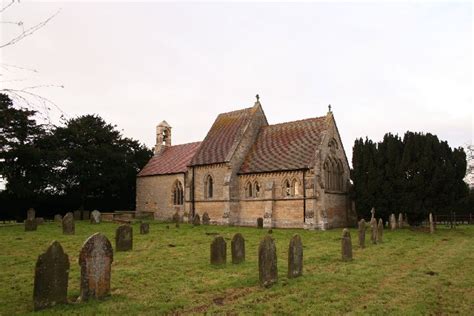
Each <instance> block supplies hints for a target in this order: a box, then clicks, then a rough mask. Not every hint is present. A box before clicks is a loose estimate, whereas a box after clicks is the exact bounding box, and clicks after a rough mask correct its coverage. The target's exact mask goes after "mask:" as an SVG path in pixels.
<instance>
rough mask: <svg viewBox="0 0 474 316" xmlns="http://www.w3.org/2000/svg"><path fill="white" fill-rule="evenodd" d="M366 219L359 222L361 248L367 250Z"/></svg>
mask: <svg viewBox="0 0 474 316" xmlns="http://www.w3.org/2000/svg"><path fill="white" fill-rule="evenodd" d="M365 229H366V227H365V219H361V220H360V221H359V247H360V248H365Z"/></svg>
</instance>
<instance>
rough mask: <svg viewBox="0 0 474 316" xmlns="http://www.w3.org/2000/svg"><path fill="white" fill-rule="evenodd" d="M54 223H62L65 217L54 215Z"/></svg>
mask: <svg viewBox="0 0 474 316" xmlns="http://www.w3.org/2000/svg"><path fill="white" fill-rule="evenodd" d="M54 221H55V222H56V223H62V221H63V217H62V216H61V215H60V214H56V215H54Z"/></svg>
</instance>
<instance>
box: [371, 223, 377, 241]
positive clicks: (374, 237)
mask: <svg viewBox="0 0 474 316" xmlns="http://www.w3.org/2000/svg"><path fill="white" fill-rule="evenodd" d="M377 228H378V226H377V220H376V219H375V218H372V219H371V220H370V229H371V236H370V240H372V243H373V244H377V234H378V232H377Z"/></svg>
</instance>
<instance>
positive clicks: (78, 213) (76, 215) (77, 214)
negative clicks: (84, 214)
mask: <svg viewBox="0 0 474 316" xmlns="http://www.w3.org/2000/svg"><path fill="white" fill-rule="evenodd" d="M74 220H75V221H80V220H81V211H74Z"/></svg>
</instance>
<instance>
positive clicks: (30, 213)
mask: <svg viewBox="0 0 474 316" xmlns="http://www.w3.org/2000/svg"><path fill="white" fill-rule="evenodd" d="M35 216H36V211H35V209H34V208H29V209H28V210H27V211H26V219H35Z"/></svg>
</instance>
